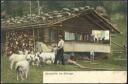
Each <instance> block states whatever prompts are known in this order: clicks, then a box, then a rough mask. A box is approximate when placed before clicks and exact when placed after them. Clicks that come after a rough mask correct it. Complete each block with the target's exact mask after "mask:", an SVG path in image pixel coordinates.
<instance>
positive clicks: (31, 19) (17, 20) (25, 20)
mask: <svg viewBox="0 0 128 84" xmlns="http://www.w3.org/2000/svg"><path fill="white" fill-rule="evenodd" d="M87 9H94V8H92V7H90V6H85V7H79V8H72V9H69V8H63V9H62V10H61V11H53V12H48V13H44V12H41V14H40V15H37V14H28V15H24V16H22V17H20V16H17V17H9V18H5V19H1V22H2V24H4V25H14V24H15V25H16V24H31V23H32V24H33V23H36V24H37V23H41V24H43V23H44V24H47V23H48V22H50V21H56V20H57V21H59V20H60V19H63V18H67V17H71V16H73V15H76V14H79V13H81V12H83V11H85V10H87Z"/></svg>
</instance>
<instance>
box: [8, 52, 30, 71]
mask: <svg viewBox="0 0 128 84" xmlns="http://www.w3.org/2000/svg"><path fill="white" fill-rule="evenodd" d="M27 54H28V51H26V52H25V54H12V55H11V56H10V57H9V61H10V62H11V64H10V68H11V70H12V68H13V64H14V63H15V62H18V61H21V60H25V59H26V57H27Z"/></svg>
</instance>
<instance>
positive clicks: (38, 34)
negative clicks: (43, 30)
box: [37, 28, 40, 41]
mask: <svg viewBox="0 0 128 84" xmlns="http://www.w3.org/2000/svg"><path fill="white" fill-rule="evenodd" d="M39 30H40V29H39V28H38V29H37V38H38V41H39V38H40V37H39V32H40V31H39Z"/></svg>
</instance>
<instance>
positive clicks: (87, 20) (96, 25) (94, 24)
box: [1, 9, 120, 33]
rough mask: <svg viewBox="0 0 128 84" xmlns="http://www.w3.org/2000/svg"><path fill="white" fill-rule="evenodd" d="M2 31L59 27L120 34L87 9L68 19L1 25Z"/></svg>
mask: <svg viewBox="0 0 128 84" xmlns="http://www.w3.org/2000/svg"><path fill="white" fill-rule="evenodd" d="M1 26H2V27H1V28H2V29H7V30H8V29H18V28H22V29H23V28H37V27H40V28H44V27H53V26H58V27H59V26H60V27H62V28H63V29H65V30H69V31H80V32H85V31H87V30H91V29H99V30H110V32H116V33H120V31H119V30H118V29H117V28H115V27H114V26H113V25H112V24H111V23H110V21H108V20H107V19H105V18H104V17H103V16H101V15H99V14H98V13H97V12H96V11H95V10H93V9H87V10H85V11H82V12H80V13H77V14H72V15H71V16H68V17H63V18H60V19H59V20H51V21H50V22H46V23H34V24H31V23H29V24H27V25H23V24H18V25H17V24H13V25H3V24H2V25H1Z"/></svg>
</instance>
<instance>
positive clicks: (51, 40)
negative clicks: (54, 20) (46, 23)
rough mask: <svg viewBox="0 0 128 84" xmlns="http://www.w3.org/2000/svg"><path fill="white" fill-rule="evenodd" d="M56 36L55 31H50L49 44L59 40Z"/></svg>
mask: <svg viewBox="0 0 128 84" xmlns="http://www.w3.org/2000/svg"><path fill="white" fill-rule="evenodd" d="M56 34H57V32H56V31H55V30H51V29H49V42H55V41H56V40H57V37H56Z"/></svg>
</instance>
